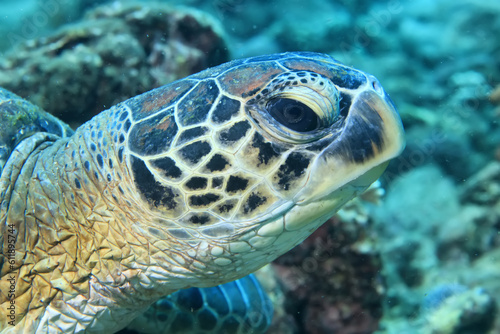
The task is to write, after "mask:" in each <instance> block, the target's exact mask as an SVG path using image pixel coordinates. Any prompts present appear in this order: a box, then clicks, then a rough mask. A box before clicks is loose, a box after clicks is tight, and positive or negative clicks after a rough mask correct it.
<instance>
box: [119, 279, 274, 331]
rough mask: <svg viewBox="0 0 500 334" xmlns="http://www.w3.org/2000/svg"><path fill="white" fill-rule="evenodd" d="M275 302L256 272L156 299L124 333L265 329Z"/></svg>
mask: <svg viewBox="0 0 500 334" xmlns="http://www.w3.org/2000/svg"><path fill="white" fill-rule="evenodd" d="M272 316H273V306H272V303H271V301H270V300H269V297H268V296H267V295H266V293H265V292H264V291H263V290H262V287H261V285H260V284H259V282H258V281H257V279H256V278H255V276H254V275H248V276H245V277H243V278H241V279H239V280H236V281H233V282H229V283H226V284H222V285H219V286H216V287H212V288H190V289H185V290H180V291H177V292H175V293H173V294H171V295H169V296H167V297H165V298H162V299H160V300H159V301H157V302H156V303H154V304H153V305H152V306H151V307H150V308H149V309H148V310H147V311H146V312H145V313H144V314H142V315H141V316H140V317H139V318H137V319H135V320H134V321H133V322H132V323H131V324H130V325H129V326H128V327H127V329H125V330H123V331H121V332H119V333H120V334H132V333H141V334H142V333H162V334H167V333H196V334H213V333H231V334H233V333H235V334H236V333H241V334H243V333H252V334H259V333H265V331H266V330H267V328H268V327H269V325H270V324H271V320H272Z"/></svg>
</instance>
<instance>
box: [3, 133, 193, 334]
mask: <svg viewBox="0 0 500 334" xmlns="http://www.w3.org/2000/svg"><path fill="white" fill-rule="evenodd" d="M80 135H81V131H77V132H76V134H75V135H74V136H73V137H71V138H63V139H57V138H54V136H51V135H48V137H47V136H43V135H41V136H38V135H36V136H34V137H37V138H31V137H30V138H28V139H26V140H25V142H23V143H21V144H20V145H19V146H18V150H20V152H21V153H22V154H21V153H20V154H17V152H14V153H13V155H12V156H11V157H13V158H14V159H10V161H8V162H7V164H6V168H5V169H4V170H3V172H2V179H1V183H0V191H1V193H2V203H1V207H0V208H1V211H0V219H1V221H0V223H1V231H0V232H2V238H3V239H2V238H0V241H2V250H3V252H2V253H3V254H2V255H4V256H5V257H6V258H7V259H8V260H10V254H9V253H7V251H8V249H9V248H8V247H9V244H10V243H11V241H10V239H9V238H10V237H8V234H12V235H13V236H14V237H15V252H12V253H14V255H13V257H12V262H11V264H9V265H3V267H2V268H1V270H2V272H1V277H0V284H1V285H0V289H1V290H2V291H8V290H9V286H10V285H9V284H10V283H9V281H7V278H10V277H15V282H16V288H15V297H14V298H13V299H11V297H9V296H8V295H7V294H5V293H0V307H2V309H4V307H7V306H8V305H9V303H10V302H11V300H14V302H15V305H16V314H17V316H16V318H15V323H16V326H12V324H8V322H9V321H11V320H10V319H8V318H7V314H4V313H3V312H0V313H1V314H0V332H1V333H4V332H5V333H8V332H12V333H17V332H24V333H35V332H42V331H43V332H45V331H47V332H50V333H52V332H55V333H56V332H64V333H73V332H79V329H80V330H83V328H87V327H88V328H87V331H86V333H93V332H96V333H102V332H113V331H116V330H119V329H120V328H123V327H124V326H126V325H127V323H126V322H124V321H123V320H121V321H120V323H116V321H115V320H113V319H127V320H132V319H133V318H134V317H135V315H137V314H139V313H141V312H143V311H144V309H145V308H146V307H147V306H148V305H149V304H150V303H152V302H154V301H155V300H157V299H158V298H160V297H162V296H164V295H167V294H169V293H171V292H173V291H175V290H177V289H180V288H184V287H187V286H189V285H190V284H191V283H190V280H189V279H184V276H183V275H180V274H179V270H177V269H175V270H174V269H173V268H174V267H175V268H176V266H178V264H177V263H175V260H173V259H174V258H175V256H174V255H173V254H172V253H171V251H170V249H171V247H170V245H169V242H170V241H169V240H160V239H159V238H158V237H152V236H151V235H147V234H145V233H144V231H145V224H144V223H143V222H147V219H148V218H147V215H146V213H145V212H143V211H142V210H141V208H140V207H138V206H137V204H136V203H134V199H131V198H128V197H127V196H126V195H125V194H124V193H126V192H127V191H128V184H127V181H125V180H126V179H127V178H128V177H129V175H128V172H127V170H126V169H123V168H122V165H121V164H119V163H117V162H118V158H117V157H116V154H117V153H116V152H114V151H113V150H112V149H109V150H108V152H109V156H108V159H111V160H114V161H115V162H116V163H115V164H114V166H115V168H113V170H112V171H111V172H109V171H106V170H104V169H102V168H99V166H98V165H99V163H98V162H96V161H94V160H92V159H87V158H88V157H90V156H91V155H89V154H87V152H88V150H89V148H88V147H87V145H88V143H86V142H85V137H84V136H80ZM48 139H50V140H48ZM16 154H17V155H16ZM20 158H22V159H20ZM108 174H110V175H109V177H108ZM120 178H121V180H120ZM119 187H121V190H120V189H119ZM122 192H123V193H122ZM9 227H13V228H12V229H9ZM9 231H11V232H12V233H10V232H9ZM7 256H9V257H7ZM8 285H9V286H8ZM26 296H30V297H29V298H26ZM77 313H81V314H80V315H78V316H76V315H75V314H77ZM110 313H112V317H111V316H110ZM65 317H68V318H71V319H75V318H76V319H77V321H78V325H77V327H76V328H73V329H67V328H66V329H65V328H64V327H58V326H61V325H63V324H62V323H61V322H60V320H62V319H64V318H65ZM96 317H98V318H99V321H97V322H96V323H97V325H96V326H98V327H95V328H94V327H92V326H94V325H92V326H91V325H90V324H91V323H92V322H93V319H94V318H96ZM90 327H92V328H90Z"/></svg>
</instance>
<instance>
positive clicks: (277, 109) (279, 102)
mask: <svg viewBox="0 0 500 334" xmlns="http://www.w3.org/2000/svg"><path fill="white" fill-rule="evenodd" d="M267 111H268V112H269V115H271V116H272V117H273V118H274V119H275V120H277V121H278V122H280V123H281V124H283V125H284V126H286V127H287V128H289V129H291V130H294V131H297V132H309V131H313V130H316V129H317V128H318V126H319V124H320V121H319V117H318V115H317V114H316V113H315V112H314V111H313V110H312V109H311V108H309V107H308V106H306V105H305V104H303V103H301V102H298V101H295V100H292V99H285V98H275V99H272V100H270V101H269V102H268V103H267Z"/></svg>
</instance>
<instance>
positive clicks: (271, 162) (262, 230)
mask: <svg viewBox="0 0 500 334" xmlns="http://www.w3.org/2000/svg"><path fill="white" fill-rule="evenodd" d="M0 128H1V129H2V133H1V134H0V163H1V164H0V167H1V179H0V196H1V204H0V205H1V206H0V244H1V245H2V253H1V257H0V267H1V274H0V290H1V293H0V309H1V312H0V331H1V333H19V332H23V333H35V332H36V333H83V332H85V333H112V332H115V331H118V330H120V329H121V328H123V327H124V326H126V325H127V323H128V322H129V321H131V320H132V319H133V318H134V317H136V316H138V315H139V314H141V312H144V310H145V309H146V308H147V307H148V306H149V305H150V304H151V303H153V302H155V301H157V300H158V299H159V298H161V297H162V296H166V295H169V294H171V293H173V292H175V291H177V290H179V289H184V288H188V287H211V286H216V285H219V284H223V283H226V282H229V281H232V280H234V279H238V278H241V277H244V276H246V275H248V274H250V273H252V272H253V271H255V270H256V269H258V268H260V267H262V266H263V265H264V264H266V263H269V262H270V261H272V260H273V259H275V258H276V257H277V256H279V255H280V254H283V253H284V252H286V251H288V250H289V249H290V248H292V247H294V246H295V245H297V244H298V243H300V242H301V241H302V240H304V238H306V237H307V236H308V235H309V234H311V233H312V232H313V231H314V230H315V229H316V228H317V227H318V226H319V225H320V224H322V223H323V222H324V221H326V220H327V219H328V218H329V217H330V216H332V214H333V213H334V212H335V211H336V210H338V209H339V207H340V206H342V205H343V204H344V203H345V202H346V201H348V200H349V199H351V198H353V197H354V196H356V195H357V194H359V193H360V192H362V191H363V190H364V189H366V188H367V187H368V186H369V185H370V184H371V183H372V182H373V181H375V180H376V179H377V178H378V177H379V176H380V175H381V173H382V172H383V170H384V169H385V167H386V165H387V163H388V160H390V159H391V158H393V157H395V156H397V155H398V154H399V153H400V151H401V150H402V148H403V146H404V136H403V133H404V131H403V128H402V125H401V120H400V118H399V116H398V114H397V112H396V110H395V108H394V106H393V104H392V102H391V100H390V99H389V97H388V96H387V94H386V93H385V91H384V90H383V88H382V87H381V85H380V84H379V82H378V81H377V80H376V79H375V78H374V77H373V76H371V75H369V74H366V73H363V72H362V71H359V70H356V69H353V68H350V67H348V66H345V65H343V64H341V63H340V62H338V61H336V60H335V59H333V58H331V57H330V56H328V55H324V54H317V53H308V52H296V53H282V54H274V55H267V56H259V57H253V58H247V59H240V60H235V61H232V62H229V63H226V64H223V65H220V66H217V67H213V68H210V69H207V70H205V71H202V72H200V73H198V74H195V75H192V76H189V77H187V78H185V79H183V80H179V81H176V82H173V83H171V84H169V85H166V86H163V87H160V88H157V89H154V90H152V91H149V92H147V93H144V94H142V95H139V96H136V97H134V98H131V99H129V100H126V101H124V102H122V103H119V104H117V105H116V106H113V107H111V108H110V109H108V110H106V111H103V112H102V113H101V114H99V115H97V116H96V117H94V118H93V119H91V120H90V121H88V122H87V123H85V124H83V125H82V126H81V127H79V128H78V129H77V130H76V131H75V132H74V133H73V131H72V130H71V129H70V128H69V127H68V126H67V125H65V124H63V123H62V122H61V121H59V120H58V119H56V118H55V117H53V116H50V115H49V114H47V113H45V112H43V111H41V110H40V109H38V108H36V107H34V106H33V105H31V104H29V103H28V102H26V101H24V100H22V99H20V98H19V97H17V96H15V95H14V94H12V93H9V92H7V91H5V90H1V91H0ZM12 309H14V311H13V312H11V310H12ZM12 315H13V317H12Z"/></svg>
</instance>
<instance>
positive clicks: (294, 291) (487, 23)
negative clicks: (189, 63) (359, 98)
mask: <svg viewBox="0 0 500 334" xmlns="http://www.w3.org/2000/svg"><path fill="white" fill-rule="evenodd" d="M165 2H166V3H171V4H173V5H179V4H182V5H184V6H187V7H194V8H196V9H198V10H201V11H204V12H207V13H209V14H210V15H211V16H212V17H213V18H214V20H215V21H216V22H217V23H215V24H218V25H219V26H220V30H216V31H217V32H218V33H220V35H221V36H223V38H224V39H225V41H226V47H227V49H228V50H229V54H228V56H227V57H228V58H230V59H235V58H242V57H247V56H255V55H263V54H269V53H275V52H284V51H315V52H323V53H327V54H330V55H332V56H333V57H335V58H337V59H338V60H340V61H341V62H343V63H346V64H348V65H351V66H354V67H356V68H359V69H362V70H363V71H366V72H369V73H372V74H373V75H375V76H376V77H377V78H378V79H379V80H380V82H381V83H382V85H383V87H384V88H385V90H386V91H387V92H388V93H389V94H390V95H391V98H392V99H393V101H394V103H395V105H396V106H397V108H398V110H399V112H400V115H401V117H402V120H403V123H404V126H405V129H406V133H407V148H406V150H405V151H404V152H403V154H402V155H401V156H400V157H399V158H397V159H395V160H394V161H392V162H391V165H390V166H389V168H388V170H387V172H386V173H385V174H384V176H382V178H381V182H382V186H383V187H384V188H385V196H384V197H383V198H382V200H381V203H380V204H379V205H378V206H375V205H371V204H365V208H364V210H365V213H366V217H367V218H366V219H364V220H363V219H361V220H358V221H356V222H354V223H349V224H355V226H356V229H357V231H359V230H363V233H365V235H364V236H362V237H361V236H359V235H358V236H357V237H358V238H359V242H356V243H350V244H349V247H350V249H354V250H355V251H356V252H358V253H363V252H365V253H367V254H371V255H372V256H373V257H374V258H376V259H377V260H376V261H375V262H377V263H378V264H377V265H374V266H375V267H377V268H378V269H379V273H378V274H376V275H375V274H373V273H371V274H370V275H372V276H371V277H368V278H367V277H364V279H368V280H369V281H371V282H374V281H376V282H377V284H374V285H376V286H377V287H378V288H379V294H378V295H377V297H376V299H377V300H376V301H373V300H367V299H368V298H365V299H363V298H360V297H359V296H356V298H353V299H349V297H348V296H342V298H343V299H342V298H338V293H339V292H338V291H340V290H342V287H338V286H336V285H335V282H332V284H331V285H328V284H326V285H324V286H323V285H321V284H318V287H316V286H314V285H311V284H308V283H307V282H309V283H310V282H311V281H310V278H309V280H308V278H307V276H308V275H309V276H310V277H314V279H319V280H324V281H325V282H326V281H328V280H329V279H332V277H335V270H332V271H328V270H327V269H325V268H327V267H328V266H332V264H331V263H330V262H328V261H327V260H325V259H324V258H321V259H318V258H317V257H315V255H314V253H313V248H311V247H309V248H308V247H303V248H302V254H300V252H299V254H298V255H294V256H295V257H297V259H295V258H294V261H289V262H286V261H282V262H281V263H278V264H276V268H275V269H276V273H275V276H276V277H275V276H273V275H270V276H271V278H269V276H266V277H268V278H267V279H268V280H270V281H272V282H270V283H268V284H269V285H272V286H273V289H275V290H273V291H275V292H276V291H278V292H276V293H277V295H279V296H281V297H280V298H281V299H279V298H277V299H276V300H277V301H276V303H277V304H276V305H275V312H276V315H275V321H276V322H279V323H277V324H275V325H274V327H272V328H271V330H270V332H276V333H281V332H283V333H284V332H296V333H372V332H375V331H377V332H379V333H488V332H490V333H498V332H500V321H497V320H495V321H493V320H492V321H493V323H491V324H490V323H489V321H490V319H496V317H495V314H494V307H492V306H491V305H493V304H495V303H498V302H500V280H499V279H498V276H499V275H500V265H499V263H498V261H499V259H500V258H499V256H500V248H499V246H500V236H499V233H498V232H499V228H500V162H499V160H500V130H499V124H498V120H499V117H500V85H499V78H500V38H499V37H498V31H500V4H497V3H495V2H491V3H487V2H484V1H479V0H470V1H467V0H461V1H452V0H439V1H429V0H414V1H387V2H383V1H364V0H357V1H320V0H313V1H307V2H306V1H285V0H281V1H245V0H219V1H211V2H206V1H171V2H168V1H165ZM103 3H106V1H90V0H79V1H69V0H49V1H43V2H39V1H28V0H24V1H21V0H17V1H10V0H4V1H2V2H1V3H0V36H2V37H1V38H0V53H1V56H2V57H1V59H0V64H2V62H5V59H11V60H10V61H12V59H14V58H15V56H13V55H12V52H13V51H12V50H16V49H15V48H16V47H17V45H19V44H22V43H34V42H30V41H32V40H40V39H43V38H45V37H46V36H51V35H52V34H54V31H56V30H57V29H60V28H61V27H64V26H67V25H68V24H72V23H75V22H81V21H82V20H83V19H84V15H85V12H86V11H88V10H90V9H92V8H94V7H95V6H98V5H100V4H103ZM140 3H141V4H142V5H144V6H147V5H148V2H147V1H142V2H140ZM148 37H149V36H148ZM82 43H83V42H82ZM32 45H33V44H32ZM77 47H79V46H78V45H77V44H75V45H72V46H71V48H77ZM158 52H159V53H160V54H161V52H165V51H164V50H163V51H158ZM152 54H154V52H153V51H152V50H144V53H140V52H139V53H137V54H134V55H133V57H135V58H134V59H136V61H134V62H131V63H130V64H129V65H127V66H130V68H131V67H133V66H136V65H137V66H139V65H138V64H141V61H142V60H141V59H151V55H152ZM25 56H27V57H28V58H29V56H30V55H29V54H27V55H25ZM133 57H132V56H130V58H133ZM148 57H149V58H148ZM221 59H222V58H221ZM90 63H91V64H101V63H102V64H101V65H99V66H101V67H102V66H105V65H106V61H101V63H100V60H99V59H97V60H95V61H94V60H92V61H91V62H90ZM96 66H97V65H96ZM1 68H4V67H1ZM1 68H0V82H2V76H3V77H4V80H6V79H5V78H7V71H4V70H1ZM90 68H93V67H91V66H90ZM89 71H92V70H89ZM8 75H9V76H10V75H13V73H12V71H10V72H9V73H8ZM16 75H18V77H17V79H18V80H19V87H21V88H23V87H24V88H25V87H26V86H27V85H23V80H25V82H29V80H30V78H29V77H30V76H31V77H32V76H33V74H32V73H30V72H19V73H18V74H16ZM96 77H97V74H96ZM61 78H63V76H62V77H61ZM9 80H10V79H9ZM61 80H63V79H61ZM74 80H76V79H74ZM164 80H165V81H168V80H170V78H169V77H167V78H165V79H164ZM160 81H161V80H160V79H158V82H160ZM44 84H45V82H40V85H41V86H42V87H43V85H44ZM47 84H49V83H48V82H47ZM149 84H151V83H143V82H140V84H139V83H138V84H137V85H138V88H137V89H136V90H132V91H130V92H131V93H130V94H138V93H140V92H141V91H140V90H141V88H140V87H149V86H148V85H149ZM39 90H43V88H39ZM89 90H90V88H89ZM110 91H111V92H112V90H110ZM15 93H18V94H21V95H23V91H19V92H15ZM77 93H79V94H80V95H82V97H85V94H86V91H82V92H77ZM31 94H34V93H32V92H28V93H27V94H26V95H27V96H29V95H31ZM45 94H47V93H44V94H42V95H45ZM117 94H118V93H117ZM41 100H43V99H42V98H40V99H39V100H37V101H36V102H37V103H42V102H43V101H42V102H40V101H41ZM113 102H118V101H111V102H109V103H113ZM96 103H97V102H96ZM106 103H108V102H106ZM102 104H104V102H103V103H101V104H100V105H98V106H96V110H97V109H104V108H105V106H102ZM44 107H45V106H44ZM107 107H109V105H107ZM58 116H60V115H58ZM91 116H92V115H89V116H88V118H90V117H91ZM85 117H86V116H85V115H83V116H79V118H78V120H75V123H78V122H81V121H82V119H85ZM69 121H70V122H71V120H69ZM346 224H347V223H346ZM328 231H330V232H331V230H328ZM333 231H335V230H333ZM332 233H334V232H332ZM327 240H335V235H331V236H329V237H327ZM324 248H327V249H328V250H329V251H328V252H326V253H328V254H330V253H335V252H341V249H342V242H340V241H338V242H330V241H328V242H327V243H326V244H325V245H324ZM300 259H303V260H300ZM372 260H373V258H372ZM292 262H293V264H290V263H292ZM311 263H314V265H313V266H311ZM356 265H359V266H361V265H362V264H356ZM293 268H302V269H300V270H299V272H300V277H301V279H297V281H296V282H295V283H294V284H291V283H290V281H289V280H287V278H286V277H283V276H281V277H280V275H285V274H290V272H294V269H293ZM304 268H310V269H307V270H306V269H304ZM311 268H312V269H311ZM276 282H279V283H278V286H277V287H276V286H275V285H276ZM304 282H306V283H304ZM279 284H281V285H279ZM320 285H321V287H319V286H320ZM457 285H460V286H461V287H464V288H463V289H453V288H451V289H448V288H446V287H455V286H457ZM329 287H331V289H330V290H329ZM443 287H444V288H443ZM316 288H317V289H316ZM318 289H320V290H318ZM442 291H446V293H442ZM449 291H452V293H451V295H452V297H451V298H448V297H449V294H450V293H448V292H449ZM362 292H363V291H360V293H362ZM300 293H301V294H300ZM299 294H300V295H299ZM294 296H296V298H295V299H294ZM429 298H430V299H431V300H430V301H429ZM353 300H354V301H353ZM424 305H427V306H426V307H424ZM428 305H431V306H428ZM280 312H281V313H280ZM367 314H369V316H367ZM284 328H285V329H284ZM285 330H286V331H285Z"/></svg>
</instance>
